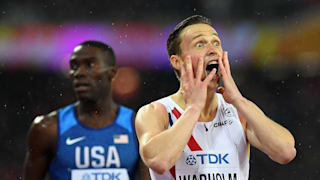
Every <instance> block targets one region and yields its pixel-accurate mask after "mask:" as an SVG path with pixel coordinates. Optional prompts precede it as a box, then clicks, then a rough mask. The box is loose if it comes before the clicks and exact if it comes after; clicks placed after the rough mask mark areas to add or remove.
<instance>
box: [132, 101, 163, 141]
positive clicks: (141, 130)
mask: <svg viewBox="0 0 320 180" xmlns="http://www.w3.org/2000/svg"><path fill="white" fill-rule="evenodd" d="M135 124H136V129H137V133H138V135H139V134H145V133H147V134H152V135H154V134H157V133H159V132H161V131H163V130H165V129H167V128H168V124H169V118H168V112H167V110H166V108H165V106H164V105H162V104H160V103H158V102H152V103H150V104H147V105H145V106H143V107H141V108H140V109H139V111H138V113H137V116H136V122H135Z"/></svg>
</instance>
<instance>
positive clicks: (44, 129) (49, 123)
mask: <svg viewBox="0 0 320 180" xmlns="http://www.w3.org/2000/svg"><path fill="white" fill-rule="evenodd" d="M57 114H58V113H57V111H53V112H51V113H49V114H46V115H41V116H37V117H36V118H35V119H34V120H33V122H32V125H31V129H30V130H31V131H32V130H34V131H37V132H38V133H41V134H42V133H46V134H48V133H52V131H57V127H58V126H57V125H58V122H57V120H58V116H57Z"/></svg>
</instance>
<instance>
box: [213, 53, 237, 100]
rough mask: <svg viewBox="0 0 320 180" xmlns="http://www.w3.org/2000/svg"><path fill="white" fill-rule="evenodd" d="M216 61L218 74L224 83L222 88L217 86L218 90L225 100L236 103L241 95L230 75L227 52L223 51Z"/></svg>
mask: <svg viewBox="0 0 320 180" xmlns="http://www.w3.org/2000/svg"><path fill="white" fill-rule="evenodd" d="M218 63H219V75H220V76H221V77H222V82H223V85H224V88H223V87H219V88H218V92H219V93H221V94H222V95H223V98H224V99H225V101H226V102H228V103H230V104H233V105H234V103H236V101H237V100H241V99H242V98H243V96H242V95H241V93H240V91H239V89H238V87H237V85H236V83H235V82H234V80H233V78H232V76H231V71H230V65H229V60H228V53H227V52H226V51H224V52H223V55H222V57H220V58H219V60H218Z"/></svg>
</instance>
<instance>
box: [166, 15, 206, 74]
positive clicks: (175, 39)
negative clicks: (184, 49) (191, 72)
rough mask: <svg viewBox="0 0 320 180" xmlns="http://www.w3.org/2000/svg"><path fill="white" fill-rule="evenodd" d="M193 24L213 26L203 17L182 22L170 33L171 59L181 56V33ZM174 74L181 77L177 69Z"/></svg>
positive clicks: (169, 53)
mask: <svg viewBox="0 0 320 180" xmlns="http://www.w3.org/2000/svg"><path fill="white" fill-rule="evenodd" d="M193 24H208V25H210V26H212V23H211V21H210V20H209V19H208V18H206V17H204V16H201V15H193V16H190V17H188V18H186V19H184V20H183V21H181V22H180V23H179V24H177V25H176V26H175V27H174V29H173V30H172V32H171V33H170V35H169V37H168V40H167V51H168V56H169V59H170V57H171V56H172V55H181V47H180V44H181V39H180V33H181V31H182V30H183V29H184V28H186V27H187V26H190V25H193ZM174 72H175V73H176V75H177V77H179V73H178V71H177V70H176V69H174Z"/></svg>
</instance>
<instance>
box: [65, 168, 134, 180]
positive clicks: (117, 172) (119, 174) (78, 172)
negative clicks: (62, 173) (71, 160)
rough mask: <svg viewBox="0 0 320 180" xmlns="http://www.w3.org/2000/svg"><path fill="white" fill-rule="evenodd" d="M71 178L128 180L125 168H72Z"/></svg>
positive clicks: (83, 179)
mask: <svg viewBox="0 0 320 180" xmlns="http://www.w3.org/2000/svg"><path fill="white" fill-rule="evenodd" d="M71 180H129V175H128V171H127V169H124V168H110V169H73V170H72V171H71Z"/></svg>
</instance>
